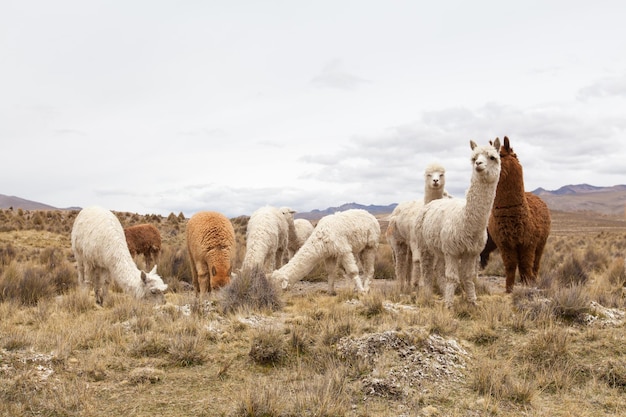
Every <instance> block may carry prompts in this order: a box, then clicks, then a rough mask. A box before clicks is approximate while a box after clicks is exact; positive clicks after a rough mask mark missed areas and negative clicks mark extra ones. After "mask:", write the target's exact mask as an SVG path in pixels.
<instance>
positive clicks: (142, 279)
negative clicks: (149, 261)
mask: <svg viewBox="0 0 626 417" xmlns="http://www.w3.org/2000/svg"><path fill="white" fill-rule="evenodd" d="M146 281H147V277H146V273H145V272H143V271H141V282H143V283H144V284H145V283H146Z"/></svg>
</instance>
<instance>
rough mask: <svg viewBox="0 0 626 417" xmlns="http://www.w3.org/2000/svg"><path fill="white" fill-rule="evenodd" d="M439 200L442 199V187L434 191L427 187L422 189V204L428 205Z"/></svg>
mask: <svg viewBox="0 0 626 417" xmlns="http://www.w3.org/2000/svg"><path fill="white" fill-rule="evenodd" d="M440 198H443V186H441V187H439V188H434V189H433V188H430V187H429V186H428V185H426V186H425V187H424V204H428V203H430V202H431V201H433V200H438V199H440Z"/></svg>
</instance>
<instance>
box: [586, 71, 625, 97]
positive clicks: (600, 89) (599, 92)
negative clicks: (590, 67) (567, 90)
mask: <svg viewBox="0 0 626 417" xmlns="http://www.w3.org/2000/svg"><path fill="white" fill-rule="evenodd" d="M577 97H578V99H579V100H583V101H584V100H587V99H590V98H597V97H600V98H602V97H622V98H626V73H624V74H623V75H622V76H620V77H611V78H604V79H602V80H599V81H597V82H595V83H593V84H591V85H588V86H586V87H583V88H581V89H580V90H579V91H578V95H577Z"/></svg>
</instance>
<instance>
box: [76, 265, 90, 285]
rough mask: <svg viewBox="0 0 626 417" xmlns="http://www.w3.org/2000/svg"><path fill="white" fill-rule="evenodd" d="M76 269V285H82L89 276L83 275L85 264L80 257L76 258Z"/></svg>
mask: <svg viewBox="0 0 626 417" xmlns="http://www.w3.org/2000/svg"><path fill="white" fill-rule="evenodd" d="M76 269H77V270H78V285H82V286H84V285H85V284H87V279H89V277H87V276H85V264H84V263H83V260H82V259H76Z"/></svg>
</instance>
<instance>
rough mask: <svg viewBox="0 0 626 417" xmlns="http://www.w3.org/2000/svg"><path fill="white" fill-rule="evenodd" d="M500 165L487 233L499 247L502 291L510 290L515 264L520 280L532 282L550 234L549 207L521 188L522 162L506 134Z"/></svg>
mask: <svg viewBox="0 0 626 417" xmlns="http://www.w3.org/2000/svg"><path fill="white" fill-rule="evenodd" d="M500 159H501V161H502V169H501V171H500V180H499V181H498V187H497V188H496V198H495V200H494V202H493V208H492V210H491V215H490V216H489V225H488V230H489V235H490V236H491V237H492V238H493V241H494V243H495V244H496V246H497V247H498V249H499V250H500V254H501V255H502V261H503V263H504V268H505V271H506V292H509V293H510V292H511V291H513V285H514V283H515V271H516V269H517V268H519V274H520V279H521V281H522V283H524V284H534V283H535V281H536V279H537V275H538V274H539V264H540V263H541V255H542V254H543V248H544V247H545V245H546V241H547V240H548V235H549V234H550V222H551V219H550V210H549V209H548V206H547V205H546V203H545V202H544V201H543V200H542V199H541V198H539V197H537V196H536V195H534V194H532V193H530V192H525V191H524V177H523V172H522V166H521V165H520V163H519V160H518V159H517V155H516V154H515V153H514V152H513V148H511V145H510V143H509V138H507V137H506V136H505V137H504V143H503V145H502V146H501V147H500Z"/></svg>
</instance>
